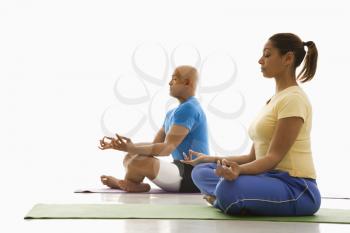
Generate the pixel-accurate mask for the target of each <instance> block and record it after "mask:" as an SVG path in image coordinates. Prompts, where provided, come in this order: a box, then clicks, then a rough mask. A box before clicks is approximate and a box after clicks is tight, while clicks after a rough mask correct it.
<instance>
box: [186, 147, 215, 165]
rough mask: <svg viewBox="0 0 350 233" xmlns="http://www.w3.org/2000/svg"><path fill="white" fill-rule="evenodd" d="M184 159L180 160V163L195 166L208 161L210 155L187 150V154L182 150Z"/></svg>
mask: <svg viewBox="0 0 350 233" xmlns="http://www.w3.org/2000/svg"><path fill="white" fill-rule="evenodd" d="M193 155H194V156H197V158H195V159H192V156H193ZM183 156H184V160H180V161H181V162H182V163H185V164H190V165H192V166H196V165H197V164H199V163H210V162H211V161H210V156H208V155H205V154H202V153H199V152H197V151H193V150H189V153H188V155H186V153H185V152H183Z"/></svg>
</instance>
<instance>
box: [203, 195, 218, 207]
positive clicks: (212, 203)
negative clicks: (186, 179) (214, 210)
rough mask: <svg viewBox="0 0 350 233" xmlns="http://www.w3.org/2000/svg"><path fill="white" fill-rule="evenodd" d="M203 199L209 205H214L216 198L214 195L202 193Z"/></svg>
mask: <svg viewBox="0 0 350 233" xmlns="http://www.w3.org/2000/svg"><path fill="white" fill-rule="evenodd" d="M203 199H205V200H206V201H207V202H208V203H209V204H210V205H214V201H215V200H216V197H215V196H210V195H204V197H203Z"/></svg>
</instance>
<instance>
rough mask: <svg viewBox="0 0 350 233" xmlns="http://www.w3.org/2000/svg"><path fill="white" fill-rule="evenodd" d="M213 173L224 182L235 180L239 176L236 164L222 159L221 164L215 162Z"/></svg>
mask: <svg viewBox="0 0 350 233" xmlns="http://www.w3.org/2000/svg"><path fill="white" fill-rule="evenodd" d="M215 173H216V175H217V176H222V177H224V179H225V180H235V179H237V178H238V176H239V174H240V169H239V165H238V163H236V162H230V161H228V160H226V159H223V160H222V164H221V163H220V160H218V161H217V167H216V171H215Z"/></svg>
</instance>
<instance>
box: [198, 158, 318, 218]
mask: <svg viewBox="0 0 350 233" xmlns="http://www.w3.org/2000/svg"><path fill="white" fill-rule="evenodd" d="M215 169H216V164H215V163H204V164H198V165H196V166H195V167H194V168H193V170H192V179H193V182H194V183H195V185H196V186H197V187H198V188H199V189H200V190H201V192H202V193H203V194H206V195H212V196H216V201H215V202H214V207H216V208H218V209H220V210H222V211H223V212H224V213H226V214H232V215H237V214H241V213H248V214H252V215H270V216H298V215H312V214H314V213H315V212H317V210H318V209H319V208H320V204H321V196H320V192H319V191H318V188H317V184H316V181H315V180H313V179H307V178H299V177H292V176H290V175H289V174H288V173H287V172H283V171H276V170H273V171H269V172H265V173H261V174H259V175H240V176H239V177H238V178H237V179H236V180H233V181H228V180H225V179H223V178H220V177H218V176H217V175H216V174H215Z"/></svg>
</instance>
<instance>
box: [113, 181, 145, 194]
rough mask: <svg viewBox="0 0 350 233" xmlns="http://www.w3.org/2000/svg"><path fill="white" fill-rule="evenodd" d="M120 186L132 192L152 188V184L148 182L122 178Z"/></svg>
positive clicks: (140, 191)
mask: <svg viewBox="0 0 350 233" xmlns="http://www.w3.org/2000/svg"><path fill="white" fill-rule="evenodd" d="M119 185H120V188H121V189H122V190H124V191H127V192H130V193H143V192H148V191H150V190H151V186H150V185H149V184H146V183H135V182H132V181H130V180H120V182H119Z"/></svg>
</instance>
